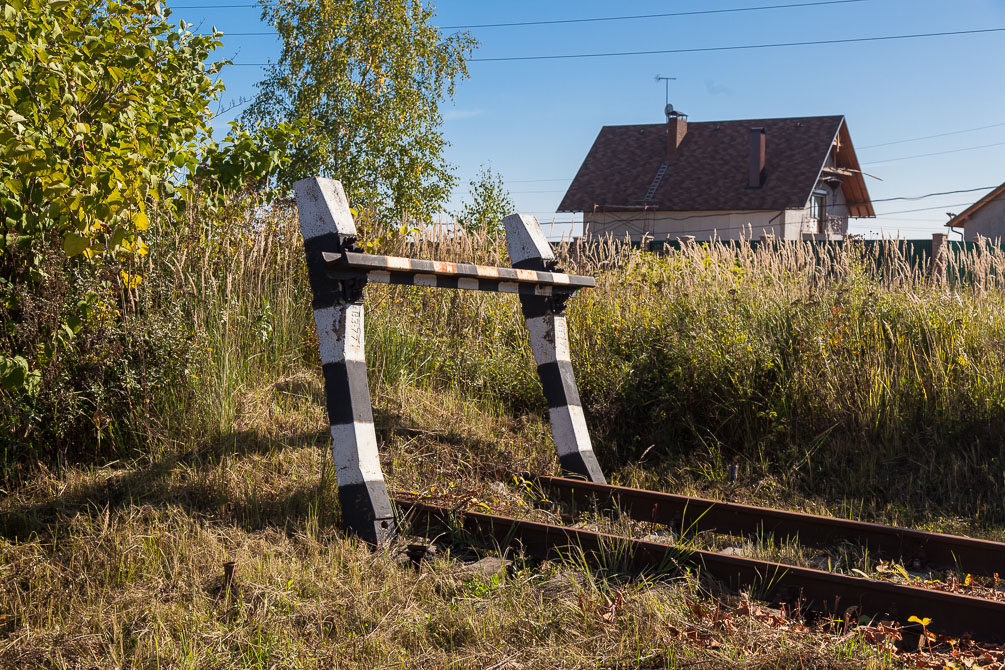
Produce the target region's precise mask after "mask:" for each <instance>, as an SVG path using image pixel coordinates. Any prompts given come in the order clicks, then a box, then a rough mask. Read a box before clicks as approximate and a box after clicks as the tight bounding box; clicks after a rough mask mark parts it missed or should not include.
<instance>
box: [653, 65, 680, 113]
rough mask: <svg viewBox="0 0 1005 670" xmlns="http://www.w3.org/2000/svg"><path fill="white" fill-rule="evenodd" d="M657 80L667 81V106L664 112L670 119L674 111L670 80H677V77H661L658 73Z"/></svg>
mask: <svg viewBox="0 0 1005 670" xmlns="http://www.w3.org/2000/svg"><path fill="white" fill-rule="evenodd" d="M656 81H662V82H665V85H666V107H664V108H663V113H664V114H666V115H667V118H668V119H669V118H670V116H671V115H672V114H673V113H674V108H673V105H671V104H670V82H672V81H677V77H661V76H660V75H656Z"/></svg>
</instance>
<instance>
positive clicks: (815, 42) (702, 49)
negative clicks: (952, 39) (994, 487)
mask: <svg viewBox="0 0 1005 670" xmlns="http://www.w3.org/2000/svg"><path fill="white" fill-rule="evenodd" d="M1000 32H1005V28H981V29H978V30H954V31H946V32H938V33H914V34H910V35H881V36H879V37H849V38H844V39H835V40H808V41H804V42H774V43H771V44H737V45H730V46H720V47H692V48H687V49H652V50H649V51H609V52H596V53H583V54H554V55H549V56H499V57H495V58H469V59H468V62H471V63H487V62H501V61H522V60H558V59H567V58H608V57H614V56H650V55H659V54H682V53H701V52H709V51H740V50H744V49H775V48H780V47H802V46H815V45H821V44H853V43H860V42H882V41H889V40H909V39H921V38H925V37H947V36H954V35H978V34H982V33H1000Z"/></svg>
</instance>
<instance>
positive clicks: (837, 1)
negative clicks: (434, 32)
mask: <svg viewBox="0 0 1005 670" xmlns="http://www.w3.org/2000/svg"><path fill="white" fill-rule="evenodd" d="M864 1H865V0H824V1H823V2H799V3H790V4H785V5H761V6H757V7H728V8H725V9H701V10H695V11H690V12H668V13H665V14H631V15H628V16H596V17H590V18H585V19H552V20H547V21H511V22H507V23H468V24H463V25H456V26H442V28H443V29H444V30H458V29H461V28H509V27H514V26H547V25H556V24H561V23H597V22H601V21H631V20H636V19H661V18H667V17H672V16H699V15H703V14H730V13H733V12H756V11H762V10H766V9H790V8H797V7H817V6H820V5H845V4H849V3H852V2H864Z"/></svg>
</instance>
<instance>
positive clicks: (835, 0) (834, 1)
mask: <svg viewBox="0 0 1005 670" xmlns="http://www.w3.org/2000/svg"><path fill="white" fill-rule="evenodd" d="M867 1H868V0H822V1H821V2H794V3H788V4H782V5H759V6H757V7H727V8H725V9H701V10H695V11H690V12H666V13H662V14H630V15H626V16H595V17H588V18H583V19H551V20H543V21H510V22H507V23H465V24H458V25H455V26H438V27H439V28H440V29H441V30H461V29H466V28H511V27H520V26H547V25H558V24H569V23H600V22H604V21H633V20H639V19H661V18H670V17H678V16H701V15H706V14H732V13H735V12H757V11H764V10H772V9H798V8H801V7H819V6H822V5H847V4H850V3H854V2H867ZM236 7H257V5H203V6H202V7H196V6H191V5H177V6H175V7H170V9H214V8H236ZM228 34H229V35H231V36H242V37H244V36H257V35H276V34H277V33H276V32H275V31H269V32H244V33H228Z"/></svg>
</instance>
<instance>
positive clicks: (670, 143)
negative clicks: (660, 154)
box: [666, 111, 687, 163]
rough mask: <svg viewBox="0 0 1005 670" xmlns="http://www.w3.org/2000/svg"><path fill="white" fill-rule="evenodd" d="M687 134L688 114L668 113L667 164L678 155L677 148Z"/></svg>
mask: <svg viewBox="0 0 1005 670" xmlns="http://www.w3.org/2000/svg"><path fill="white" fill-rule="evenodd" d="M686 134H687V114H681V113H680V112H673V111H671V112H667V155H666V162H668V163H669V162H670V159H671V158H673V157H674V156H675V155H676V154H677V148H678V147H680V143H681V142H683V141H684V135H686Z"/></svg>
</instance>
